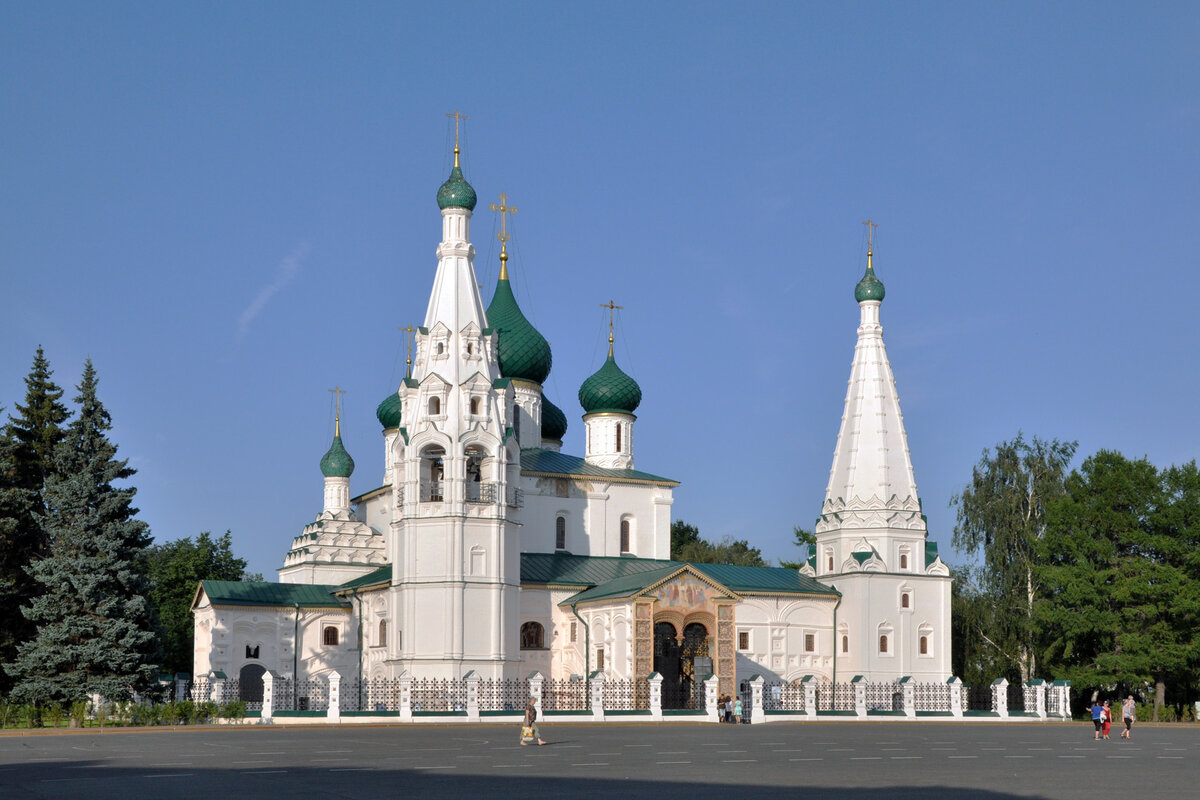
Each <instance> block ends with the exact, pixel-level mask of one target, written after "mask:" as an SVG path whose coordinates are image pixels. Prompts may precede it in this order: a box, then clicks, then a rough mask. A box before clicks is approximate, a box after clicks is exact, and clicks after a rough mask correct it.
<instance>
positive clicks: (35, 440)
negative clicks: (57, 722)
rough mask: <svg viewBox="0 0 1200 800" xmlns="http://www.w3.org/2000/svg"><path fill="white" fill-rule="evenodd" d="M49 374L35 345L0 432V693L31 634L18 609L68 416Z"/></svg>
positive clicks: (28, 589) (27, 588) (30, 593)
mask: <svg viewBox="0 0 1200 800" xmlns="http://www.w3.org/2000/svg"><path fill="white" fill-rule="evenodd" d="M53 374H54V373H53V372H52V370H51V369H50V363H49V362H48V361H47V360H46V356H45V354H44V353H43V352H42V348H41V347H38V349H37V353H36V354H35V355H34V358H33V367H32V368H31V369H30V371H29V375H28V376H27V377H26V378H25V404H24V405H21V404H19V403H18V404H17V406H16V408H15V411H16V415H15V416H10V417H9V418H8V424H7V425H5V426H4V430H3V435H0V692H7V691H8V690H9V689H10V688H11V686H12V679H11V678H10V677H9V676H8V674H7V673H6V671H5V669H4V666H3V665H4V664H6V663H8V662H10V661H12V659H13V658H14V657H15V656H16V652H17V646H18V645H19V644H20V643H22V642H25V641H28V640H29V639H31V638H33V634H34V628H33V624H32V623H31V622H30V621H29V620H28V619H26V618H25V616H24V615H23V614H22V613H21V606H23V605H28V604H29V603H30V602H31V601H32V600H33V598H34V596H35V595H36V594H37V592H38V591H39V590H38V584H37V583H36V581H34V580H33V577H32V576H31V575H30V574H29V571H28V569H27V568H28V567H29V565H30V564H31V563H32V562H33V561H34V560H35V559H37V558H40V557H42V556H44V555H45V554H46V553H47V552H48V550H49V540H48V538H47V535H46V533H45V531H44V530H43V528H42V523H41V520H40V518H39V515H40V514H41V513H42V511H43V506H42V499H41V493H42V487H43V486H44V484H45V482H46V477H47V475H49V474H50V473H51V472H52V471H53V460H54V449H55V448H56V447H57V446H58V443H59V442H60V441H61V440H62V437H63V432H64V431H63V423H65V422H66V421H67V418H68V416H69V413H68V411H67V408H66V406H64V405H63V404H62V402H61V400H62V395H63V391H62V389H60V388H59V387H58V385H57V384H55V383H54V381H53V379H52V376H53Z"/></svg>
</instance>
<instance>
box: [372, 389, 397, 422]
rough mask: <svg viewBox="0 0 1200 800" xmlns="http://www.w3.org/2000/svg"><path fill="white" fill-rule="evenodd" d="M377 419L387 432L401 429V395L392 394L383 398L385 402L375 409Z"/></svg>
mask: <svg viewBox="0 0 1200 800" xmlns="http://www.w3.org/2000/svg"><path fill="white" fill-rule="evenodd" d="M375 418H376V419H378V420H379V424H380V425H382V426H383V429H384V430H385V431H386V430H390V429H391V428H399V427H400V394H399V393H398V392H392V393H391V394H389V395H388V396H387V397H385V398H383V402H382V403H380V404H379V407H378V408H376V409H375Z"/></svg>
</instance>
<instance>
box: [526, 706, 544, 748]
mask: <svg viewBox="0 0 1200 800" xmlns="http://www.w3.org/2000/svg"><path fill="white" fill-rule="evenodd" d="M535 739H536V740H537V743H538V744H545V743H546V740H545V739H543V738H542V734H541V731H539V730H538V724H537V701H536V700H534V699H533V698H532V697H531V698H529V705H527V706H525V719H524V721H523V722H522V726H521V745H522V746H524V745H527V744H529V743H530V742H532V741H534V740H535Z"/></svg>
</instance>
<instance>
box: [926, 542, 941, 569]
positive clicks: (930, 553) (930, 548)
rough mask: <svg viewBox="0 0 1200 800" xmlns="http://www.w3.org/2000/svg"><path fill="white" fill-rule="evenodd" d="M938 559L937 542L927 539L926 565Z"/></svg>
mask: <svg viewBox="0 0 1200 800" xmlns="http://www.w3.org/2000/svg"><path fill="white" fill-rule="evenodd" d="M937 559H938V547H937V542H930V541H928V540H927V541H926V542H925V566H926V567H928V566H929V565H930V564H932V563H933V562H934V561H937Z"/></svg>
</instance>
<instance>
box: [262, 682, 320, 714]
mask: <svg viewBox="0 0 1200 800" xmlns="http://www.w3.org/2000/svg"><path fill="white" fill-rule="evenodd" d="M274 703H275V710H276V711H328V710H329V681H328V680H327V679H325V678H306V679H304V680H299V681H297V680H292V679H291V678H283V679H282V680H276V681H275V693H274Z"/></svg>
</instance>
